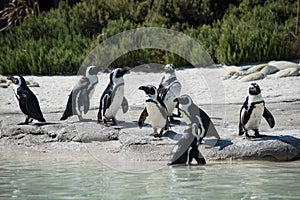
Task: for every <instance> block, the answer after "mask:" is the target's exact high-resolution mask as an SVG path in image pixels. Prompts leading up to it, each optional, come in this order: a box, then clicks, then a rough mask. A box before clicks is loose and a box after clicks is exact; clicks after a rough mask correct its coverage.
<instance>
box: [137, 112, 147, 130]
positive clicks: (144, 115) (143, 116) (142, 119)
mask: <svg viewBox="0 0 300 200" xmlns="http://www.w3.org/2000/svg"><path fill="white" fill-rule="evenodd" d="M148 115H149V114H148V112H147V108H144V110H143V112H142V113H141V115H140V117H139V121H138V124H139V127H140V128H142V127H143V126H144V123H145V121H146V119H147V117H148Z"/></svg>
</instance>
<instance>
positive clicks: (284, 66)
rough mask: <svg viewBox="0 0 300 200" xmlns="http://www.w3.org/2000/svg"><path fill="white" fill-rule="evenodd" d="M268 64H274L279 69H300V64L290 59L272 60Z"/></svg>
mask: <svg viewBox="0 0 300 200" xmlns="http://www.w3.org/2000/svg"><path fill="white" fill-rule="evenodd" d="M268 65H271V66H274V67H276V68H277V69H279V70H284V69H287V68H297V69H300V65H299V64H297V63H294V62H289V61H271V62H269V63H268Z"/></svg>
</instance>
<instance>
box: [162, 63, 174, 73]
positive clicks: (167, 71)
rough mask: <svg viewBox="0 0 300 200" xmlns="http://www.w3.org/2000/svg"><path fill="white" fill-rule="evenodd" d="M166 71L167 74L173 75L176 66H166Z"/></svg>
mask: <svg viewBox="0 0 300 200" xmlns="http://www.w3.org/2000/svg"><path fill="white" fill-rule="evenodd" d="M164 70H165V72H166V73H172V72H174V71H175V70H174V65H173V64H166V65H165V67H164Z"/></svg>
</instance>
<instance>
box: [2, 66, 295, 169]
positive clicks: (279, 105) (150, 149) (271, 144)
mask: <svg viewBox="0 0 300 200" xmlns="http://www.w3.org/2000/svg"><path fill="white" fill-rule="evenodd" d="M230 69H231V68H230ZM197 70H198V71H195V69H185V70H179V71H178V77H179V79H181V80H182V82H183V85H184V86H190V87H191V88H193V90H191V89H190V88H187V87H185V88H184V91H186V93H189V94H192V96H193V98H194V99H196V103H197V104H198V105H199V106H200V107H201V108H202V109H204V110H205V111H206V112H207V113H208V114H209V115H210V116H211V118H212V120H213V122H214V124H215V125H216V128H217V130H218V132H219V135H220V137H221V139H220V140H219V141H218V143H217V144H216V146H214V147H211V146H210V145H209V143H211V141H210V138H208V139H207V140H205V143H204V144H203V145H200V146H199V149H200V152H201V153H202V154H203V156H204V157H205V159H206V160H207V161H208V162H209V161H223V160H269V161H292V160H298V159H300V127H299V124H300V118H299V113H300V98H299V93H300V81H299V80H300V78H299V76H296V77H286V78H272V79H269V78H265V79H263V80H259V84H260V85H262V88H263V96H264V98H265V101H266V105H267V107H268V108H269V110H271V112H272V113H273V115H274V116H275V119H276V125H275V128H274V129H270V128H269V127H268V125H267V123H266V122H265V121H263V122H262V126H261V134H265V135H268V136H267V137H263V138H257V139H251V140H248V139H245V138H244V137H240V136H238V135H237V124H238V114H239V109H240V106H241V104H242V102H243V101H244V98H245V96H246V94H247V88H248V84H249V83H244V82H242V81H240V80H238V79H227V80H221V78H220V74H222V73H223V74H225V72H226V71H228V68H214V69H197ZM195 72H199V73H200V75H201V77H202V78H203V77H204V78H205V77H209V79H206V80H205V81H206V82H203V81H202V83H204V84H199V81H196V80H198V79H199V74H198V75H197V73H195ZM145 77H146V78H145ZM160 77H161V74H159V73H148V74H147V76H143V73H142V72H136V73H131V74H129V75H127V77H125V78H127V80H126V79H125V81H127V82H126V84H127V86H128V88H130V89H128V88H127V90H126V92H127V93H126V94H125V96H127V97H129V98H128V100H129V103H130V108H129V113H130V114H129V115H121V116H119V118H118V119H119V120H120V121H119V123H118V126H113V127H106V126H103V125H99V124H97V123H96V121H95V116H96V113H97V106H95V105H98V101H99V99H98V98H99V97H98V96H97V97H95V98H94V99H92V109H91V110H90V111H89V113H88V114H87V116H85V117H86V118H90V119H91V120H87V121H84V122H78V119H77V117H76V116H74V117H72V118H70V119H68V120H67V121H63V122H62V121H58V119H59V118H60V117H61V114H62V112H63V109H64V107H65V103H66V100H67V95H68V93H69V90H70V89H71V88H72V87H73V85H74V83H76V79H77V78H78V77H76V76H74V77H71V76H70V77H62V76H57V77H55V76H54V77H34V76H31V77H29V78H28V77H27V79H31V80H33V81H35V82H36V83H38V85H39V86H40V87H34V88H32V90H33V91H34V92H35V93H36V94H37V96H38V98H39V100H40V105H41V109H42V110H43V113H44V115H45V118H46V120H47V123H44V124H43V123H36V121H34V122H33V123H32V124H30V125H17V124H18V123H20V122H22V121H23V120H24V119H23V115H22V114H21V112H20V110H19V108H18V106H17V104H16V102H15V101H14V98H13V94H12V91H10V89H9V88H5V87H3V88H0V94H1V95H0V101H1V108H0V113H1V115H0V151H2V152H4V153H5V151H15V152H17V153H24V152H28V153H40V154H42V155H43V156H50V155H53V154H54V155H72V154H84V155H85V154H92V155H93V156H96V157H98V156H101V155H104V154H106V155H107V156H109V157H112V158H116V159H124V160H126V161H141V162H144V161H145V162H148V161H162V162H164V163H167V162H168V160H169V156H170V152H171V150H172V148H173V146H174V144H176V142H177V140H176V139H178V138H179V137H180V135H181V134H182V133H183V130H184V127H185V126H184V124H181V125H173V126H172V127H171V130H170V131H168V132H167V133H166V137H162V138H154V137H153V136H150V134H151V133H152V128H151V126H150V125H147V126H146V127H144V128H142V129H140V128H139V127H138V126H137V122H136V120H137V119H138V116H139V114H140V112H141V111H142V109H143V100H144V98H143V94H142V93H139V92H137V86H138V85H141V84H142V83H145V82H148V83H150V84H151V83H153V82H159V80H160ZM25 78H26V77H25ZM106 79H107V74H103V75H102V74H100V75H99V80H102V82H100V84H99V85H100V86H97V87H98V88H96V91H103V88H101V87H105V85H106V81H103V80H106ZM62 80H63V84H62ZM154 80H155V81H154ZM156 80H157V81H156ZM189 81H190V82H189ZM210 81H211V82H212V83H210ZM215 83H218V84H219V85H221V86H222V87H223V89H222V92H221V93H220V88H210V86H212V85H213V84H215ZM153 84H154V83H153ZM217 86H218V85H217ZM99 87H100V88H99ZM45 88H46V89H45ZM125 89H126V88H125ZM49 93H51V94H52V95H47V94H49ZM98 93H99V92H98ZM133 94H134V95H133ZM133 97H134V98H135V99H133ZM195 97H196V98H195ZM53 102H55V103H53Z"/></svg>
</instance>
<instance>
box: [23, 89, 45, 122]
mask: <svg viewBox="0 0 300 200" xmlns="http://www.w3.org/2000/svg"><path fill="white" fill-rule="evenodd" d="M22 96H23V97H25V99H26V108H27V112H28V117H29V118H34V119H36V120H38V121H40V122H46V120H45V118H44V117H43V114H42V111H41V108H40V105H39V102H38V99H37V98H36V96H35V95H34V94H33V93H32V92H31V91H30V92H29V93H28V94H27V95H22Z"/></svg>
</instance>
